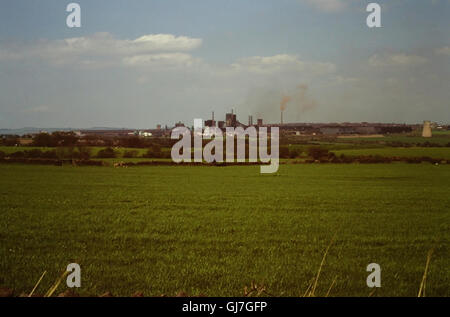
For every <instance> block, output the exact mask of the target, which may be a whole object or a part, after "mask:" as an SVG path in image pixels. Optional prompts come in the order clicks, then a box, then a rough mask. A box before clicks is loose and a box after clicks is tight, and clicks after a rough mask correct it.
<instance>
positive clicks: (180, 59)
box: [123, 53, 200, 67]
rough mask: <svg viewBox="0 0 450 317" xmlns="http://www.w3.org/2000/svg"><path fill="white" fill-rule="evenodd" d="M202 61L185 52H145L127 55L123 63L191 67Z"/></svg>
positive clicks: (140, 65) (145, 65) (144, 65)
mask: <svg viewBox="0 0 450 317" xmlns="http://www.w3.org/2000/svg"><path fill="white" fill-rule="evenodd" d="M199 62H200V61H199V60H198V59H196V58H194V57H192V56H191V55H189V54H185V53H163V54H145V55H135V56H131V57H125V58H124V59H123V63H124V64H125V65H128V66H135V67H171V66H181V67H190V66H193V65H194V64H196V63H199Z"/></svg>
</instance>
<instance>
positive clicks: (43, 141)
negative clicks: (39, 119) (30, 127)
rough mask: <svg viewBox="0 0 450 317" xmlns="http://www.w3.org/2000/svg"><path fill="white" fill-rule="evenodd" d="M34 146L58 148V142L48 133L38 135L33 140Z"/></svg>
mask: <svg viewBox="0 0 450 317" xmlns="http://www.w3.org/2000/svg"><path fill="white" fill-rule="evenodd" d="M32 145H33V146H47V147H53V146H56V145H57V144H56V140H55V139H54V138H53V136H52V135H51V134H48V133H38V134H36V135H35V136H34V138H33V143H32Z"/></svg>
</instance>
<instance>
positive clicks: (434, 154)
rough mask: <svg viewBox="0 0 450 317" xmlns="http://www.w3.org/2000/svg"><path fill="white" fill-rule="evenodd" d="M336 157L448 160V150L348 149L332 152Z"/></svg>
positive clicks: (415, 148)
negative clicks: (377, 156) (374, 156)
mask: <svg viewBox="0 0 450 317" xmlns="http://www.w3.org/2000/svg"><path fill="white" fill-rule="evenodd" d="M333 152H334V154H336V155H341V154H344V155H349V156H360V155H380V156H384V157H393V156H398V157H424V156H427V157H431V158H437V159H450V148H447V147H436V148H432V147H410V148H401V147H392V148H388V147H384V148H377V149H351V150H350V149H348V150H337V151H333Z"/></svg>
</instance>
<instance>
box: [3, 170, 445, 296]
mask: <svg viewBox="0 0 450 317" xmlns="http://www.w3.org/2000/svg"><path fill="white" fill-rule="evenodd" d="M0 184H1V186H0V195H1V197H2V198H1V200H0V237H1V241H2V243H1V244H0V256H1V261H0V285H4V286H7V287H10V288H13V289H14V290H15V291H16V292H17V293H21V292H29V291H30V290H31V289H32V288H33V286H34V285H35V283H36V281H37V280H38V279H39V277H40V276H41V274H42V273H43V272H44V271H47V275H46V276H45V278H44V279H43V281H42V283H41V284H40V286H39V288H38V289H37V291H36V292H37V293H41V294H42V293H44V292H45V291H46V290H47V289H48V288H49V287H50V286H51V285H52V284H53V283H54V281H55V280H56V279H57V278H58V277H59V276H60V274H61V273H62V271H63V270H64V269H65V267H66V265H67V264H68V263H71V262H76V263H79V264H80V265H81V270H82V287H81V288H80V289H79V290H77V291H78V292H79V293H80V294H82V295H98V294H101V293H103V292H106V291H110V292H112V293H113V294H114V295H131V294H132V293H134V292H135V291H142V292H143V293H144V295H146V296H160V295H161V294H166V295H172V296H173V295H175V294H176V293H178V292H179V291H184V292H186V293H188V294H190V295H200V294H203V295H207V296H242V295H243V290H244V287H245V286H249V285H250V284H251V283H252V282H255V283H257V284H259V285H264V286H265V288H266V292H267V294H269V295H274V296H302V295H303V294H304V293H305V291H306V290H307V289H308V287H309V286H310V285H311V283H312V281H313V279H314V278H315V276H316V274H317V271H318V268H319V266H320V262H321V260H322V257H323V255H324V252H325V249H326V248H327V246H328V245H329V244H330V242H331V241H333V242H332V245H331V247H330V250H329V252H328V254H327V257H326V259H325V262H324V266H323V268H322V273H321V275H320V278H319V279H318V286H317V290H316V292H315V295H317V296H325V295H326V294H327V292H328V290H329V289H330V285H331V284H332V282H333V281H334V280H335V283H334V284H333V287H332V289H331V290H330V293H329V295H330V296H368V295H369V293H371V292H372V290H371V289H369V288H368V287H367V286H366V277H367V275H368V273H367V272H366V270H365V269H366V266H367V264H369V263H372V262H375V263H378V264H380V265H381V268H382V287H381V288H380V289H377V290H376V292H375V293H374V296H417V292H418V289H419V285H420V282H421V279H422V275H423V272H424V267H425V262H426V258H427V253H428V251H429V250H430V249H433V250H434V253H433V255H432V259H431V262H430V268H429V272H428V276H427V286H426V295H427V296H449V295H450V287H449V285H450V271H449V268H450V258H449V256H448V254H449V248H448V245H449V244H448V243H449V238H450V228H449V225H450V207H449V206H450V196H449V195H448V193H449V192H450V166H449V165H439V166H435V165H432V164H415V165H409V164H403V163H395V164H381V165H371V164H367V165H358V164H350V165H345V164H302V165H282V166H281V167H280V170H279V172H278V173H277V174H275V175H261V174H259V167H257V166H230V167H212V166H200V167H194V166H155V167H133V168H126V169H125V168H116V169H114V168H110V167H72V166H63V167H56V166H30V165H20V164H0ZM333 237H335V238H334V240H332V239H333ZM64 288H65V286H60V288H59V291H63V290H64Z"/></svg>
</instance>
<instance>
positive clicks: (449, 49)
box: [436, 46, 450, 56]
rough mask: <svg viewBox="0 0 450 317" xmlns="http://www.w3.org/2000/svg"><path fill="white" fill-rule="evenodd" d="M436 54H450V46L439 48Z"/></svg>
mask: <svg viewBox="0 0 450 317" xmlns="http://www.w3.org/2000/svg"><path fill="white" fill-rule="evenodd" d="M436 54H438V55H448V56H450V47H449V46H446V47H442V48H439V49H437V50H436Z"/></svg>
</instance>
